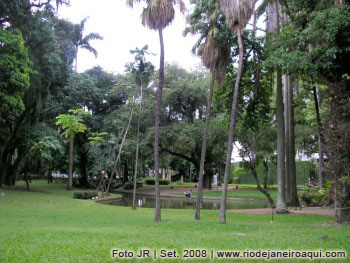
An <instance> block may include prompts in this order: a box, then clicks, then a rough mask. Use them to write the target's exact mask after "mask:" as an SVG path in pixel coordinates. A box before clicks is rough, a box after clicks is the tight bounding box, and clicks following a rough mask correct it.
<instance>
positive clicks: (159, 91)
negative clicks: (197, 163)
mask: <svg viewBox="0 0 350 263" xmlns="http://www.w3.org/2000/svg"><path fill="white" fill-rule="evenodd" d="M159 43H160V65H159V86H158V89H157V99H156V112H155V125H154V126H155V127H154V173H155V189H156V210H155V216H154V221H155V222H157V223H158V222H159V221H160V220H161V213H160V189H159V133H160V130H159V125H160V106H161V101H162V90H163V85H164V41H163V31H162V29H159Z"/></svg>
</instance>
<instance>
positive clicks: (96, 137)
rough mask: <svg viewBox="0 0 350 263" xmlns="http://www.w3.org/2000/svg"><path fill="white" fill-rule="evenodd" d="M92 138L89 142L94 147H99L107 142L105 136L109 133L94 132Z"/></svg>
mask: <svg viewBox="0 0 350 263" xmlns="http://www.w3.org/2000/svg"><path fill="white" fill-rule="evenodd" d="M91 135H92V136H90V137H89V141H90V143H91V144H92V145H96V146H99V145H100V144H101V143H103V142H105V141H106V140H105V136H107V135H108V132H93V133H91Z"/></svg>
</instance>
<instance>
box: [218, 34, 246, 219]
mask: <svg viewBox="0 0 350 263" xmlns="http://www.w3.org/2000/svg"><path fill="white" fill-rule="evenodd" d="M242 33H243V32H242V30H241V29H240V28H238V29H237V36H238V47H239V62H238V70H237V78H236V83H235V88H234V93H233V99H232V111H231V120H230V130H229V136H228V142H227V156H226V164H225V175H224V186H223V191H222V199H221V206H220V223H222V224H225V223H226V200H227V185H228V178H229V176H230V173H231V156H232V149H233V142H234V131H235V126H236V111H237V99H238V92H239V87H240V84H241V79H242V72H243V59H244V47H243V37H242Z"/></svg>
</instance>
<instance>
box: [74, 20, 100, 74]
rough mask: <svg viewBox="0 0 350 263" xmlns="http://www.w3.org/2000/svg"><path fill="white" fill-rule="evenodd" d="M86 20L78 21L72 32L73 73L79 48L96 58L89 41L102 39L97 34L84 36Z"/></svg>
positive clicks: (76, 66) (76, 68) (76, 65)
mask: <svg viewBox="0 0 350 263" xmlns="http://www.w3.org/2000/svg"><path fill="white" fill-rule="evenodd" d="M87 19H88V18H84V19H83V20H82V21H80V24H75V25H74V28H73V32H72V40H73V44H74V48H75V66H74V70H75V72H77V71H78V51H79V48H83V49H86V50H88V51H89V52H91V53H92V54H94V55H95V57H97V51H96V49H95V48H93V47H92V46H91V45H90V41H91V40H102V39H103V37H102V36H101V35H100V34H98V33H90V34H88V35H87V36H84V29H85V23H86V21H87Z"/></svg>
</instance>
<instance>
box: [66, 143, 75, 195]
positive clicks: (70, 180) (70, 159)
mask: <svg viewBox="0 0 350 263" xmlns="http://www.w3.org/2000/svg"><path fill="white" fill-rule="evenodd" d="M73 142H74V138H71V139H70V140H69V157H68V185H67V190H73Z"/></svg>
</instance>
